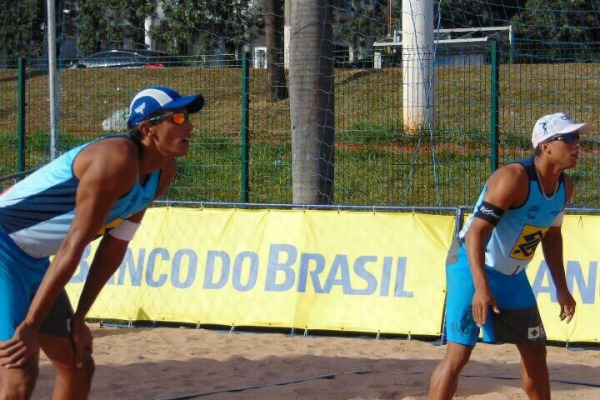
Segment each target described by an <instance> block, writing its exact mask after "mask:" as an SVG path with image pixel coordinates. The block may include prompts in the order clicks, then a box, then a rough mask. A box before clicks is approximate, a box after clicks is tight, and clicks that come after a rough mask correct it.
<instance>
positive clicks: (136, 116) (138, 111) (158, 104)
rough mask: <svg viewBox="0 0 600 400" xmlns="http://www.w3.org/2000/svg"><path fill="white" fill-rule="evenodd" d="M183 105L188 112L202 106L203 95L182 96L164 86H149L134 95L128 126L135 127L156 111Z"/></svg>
mask: <svg viewBox="0 0 600 400" xmlns="http://www.w3.org/2000/svg"><path fill="white" fill-rule="evenodd" d="M182 107H185V108H186V109H187V111H188V112H189V113H190V114H193V113H196V112H198V111H200V110H201V109H202V107H204V97H202V95H200V94H197V95H194V96H187V97H182V96H181V95H180V94H179V93H177V92H176V91H174V90H173V89H170V88H168V87H166V86H150V87H147V88H145V89H142V90H141V91H140V92H139V93H138V94H136V95H135V97H134V98H133V100H131V104H130V105H129V120H128V122H127V125H128V126H129V128H130V129H131V128H135V127H136V126H138V125H139V124H140V122H142V121H143V120H145V119H146V118H148V117H149V116H151V115H152V114H154V113H156V112H157V111H161V110H174V109H177V108H182Z"/></svg>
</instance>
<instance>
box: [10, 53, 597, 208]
mask: <svg viewBox="0 0 600 400" xmlns="http://www.w3.org/2000/svg"><path fill="white" fill-rule="evenodd" d="M597 67H598V66H597V65H596V64H553V65H503V66H501V68H500V79H501V80H500V112H499V130H500V137H499V139H500V144H499V160H500V164H503V163H506V162H508V161H510V160H512V159H515V158H520V157H525V156H528V155H530V154H531V149H530V142H529V137H530V131H531V126H532V125H533V122H534V121H535V120H536V119H537V118H538V117H539V116H541V115H542V114H544V113H549V112H554V111H557V110H563V111H566V112H568V113H570V114H571V116H572V117H573V118H575V119H576V120H581V121H590V122H592V125H593V129H592V132H593V133H592V134H591V135H589V137H587V138H586V141H585V142H584V144H583V156H582V158H581V162H580V165H579V166H578V168H577V169H575V170H573V171H571V175H572V177H573V178H574V180H575V182H576V183H577V187H578V190H577V191H576V192H575V197H574V199H573V203H572V205H575V206H588V207H599V206H600V181H599V179H600V178H598V176H599V175H600V174H599V167H598V164H600V163H598V158H599V156H600V154H599V149H598V144H597V138H598V136H597V125H596V122H595V121H596V120H597V115H596V110H597V109H598V108H599V106H600V87H599V84H598V82H600V79H599V74H600V72H598V71H600V69H598V68H597ZM489 76H490V71H489V66H471V67H443V68H436V89H435V94H436V95H435V100H434V104H435V113H434V120H435V121H434V126H435V130H434V131H433V133H430V132H429V131H424V132H421V133H409V132H404V128H403V125H402V85H401V81H402V71H401V70H400V69H397V68H391V69H384V70H377V71H376V70H364V71H361V70H339V71H336V76H335V82H336V89H335V90H336V98H335V101H336V103H335V111H336V112H335V114H336V120H335V127H336V151H335V194H334V199H335V202H336V203H339V204H350V205H409V206H411V205H414V206H419V205H421V206H438V205H444V206H456V205H464V204H472V203H473V202H474V201H475V200H476V198H477V196H478V194H479V191H480V189H481V186H482V185H483V183H484V182H485V180H486V179H487V177H488V175H489V173H490V169H491V167H490V135H489V120H490V113H491V111H490V107H489V103H490V102H489V98H490V89H489V87H490V85H489ZM60 82H61V86H60V88H61V89H60V109H61V115H60V139H59V140H60V142H59V144H60V149H61V150H66V149H68V148H71V147H73V146H75V145H77V144H79V143H81V142H83V141H86V140H89V139H91V138H95V137H98V136H100V135H103V134H105V133H104V132H103V131H102V127H101V123H102V120H104V119H105V118H107V117H108V116H110V115H111V114H112V113H113V112H114V111H116V110H118V109H121V108H125V107H126V106H127V105H128V101H129V100H130V98H131V97H132V96H133V95H134V94H135V93H136V92H137V91H138V90H139V89H140V88H142V87H144V86H148V85H153V84H164V85H168V86H172V87H174V88H176V89H178V90H179V91H180V92H182V93H183V94H190V93H202V94H204V95H205V97H206V107H205V109H204V110H203V111H202V112H201V113H200V114H199V115H198V116H194V117H193V120H192V121H193V123H194V126H195V130H194V144H193V147H192V148H191V150H190V154H189V155H188V156H187V157H185V158H183V159H182V160H181V163H180V164H181V167H180V171H179V174H178V176H177V179H176V182H175V184H174V185H173V187H172V188H171V189H170V190H169V192H168V193H167V196H168V198H169V199H171V200H193V201H240V199H241V195H240V190H241V176H240V171H241V145H240V122H241V109H242V106H241V104H240V99H241V90H240V87H241V83H240V82H241V70H240V69H238V68H226V69H208V68H183V67H182V68H169V69H154V70H65V71H62V72H61V74H60ZM0 90H1V92H0V93H1V94H0V96H1V97H2V99H1V105H0V107H1V110H2V112H1V113H0V148H1V149H2V154H3V160H2V162H0V175H1V176H6V175H8V174H11V173H14V172H16V170H17V145H18V140H17V134H16V132H17V125H16V121H17V116H18V114H17V109H18V107H17V98H16V96H17V83H16V72H15V71H10V70H8V71H7V70H5V71H0ZM567 94H568V95H567ZM47 99H48V85H47V76H46V75H44V74H42V73H38V72H36V71H29V78H28V80H27V85H26V102H27V107H26V132H27V134H26V141H27V148H26V163H27V165H26V168H32V167H37V166H40V165H42V164H44V163H45V162H47V161H48V159H49V157H48V131H49V115H48V108H49V107H48V100H47ZM290 124H291V123H290V117H289V101H282V102H277V103H273V102H270V101H268V85H267V77H266V71H265V70H252V71H251V84H250V138H251V146H250V176H249V187H250V201H252V202H262V203H290V202H291V201H292V190H291V187H292V179H291V137H290Z"/></svg>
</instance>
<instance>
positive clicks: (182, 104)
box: [163, 94, 204, 114]
mask: <svg viewBox="0 0 600 400" xmlns="http://www.w3.org/2000/svg"><path fill="white" fill-rule="evenodd" d="M202 107H204V97H203V96H202V95H201V94H197V95H194V96H187V97H182V98H180V99H177V100H174V101H172V102H170V103H169V104H165V105H164V107H163V110H174V109H176V108H186V109H187V110H188V112H189V113H190V114H193V113H197V112H198V111H200V110H202Z"/></svg>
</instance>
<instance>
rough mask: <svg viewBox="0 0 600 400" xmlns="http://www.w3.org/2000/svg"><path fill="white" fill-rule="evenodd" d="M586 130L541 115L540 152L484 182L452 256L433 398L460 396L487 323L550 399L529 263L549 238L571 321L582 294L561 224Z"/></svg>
mask: <svg viewBox="0 0 600 400" xmlns="http://www.w3.org/2000/svg"><path fill="white" fill-rule="evenodd" d="M586 130H587V125H586V124H577V123H574V122H573V121H571V120H570V119H569V117H567V116H566V115H565V114H563V113H556V114H551V115H546V116H544V117H542V118H540V119H539V120H538V121H537V122H536V124H535V127H534V129H533V134H532V143H533V147H534V149H535V151H534V156H533V157H532V158H528V159H524V160H518V161H516V162H513V163H510V164H508V165H506V166H504V167H502V168H499V169H498V170H497V171H496V172H494V173H493V174H492V176H491V177H490V178H489V180H488V181H487V183H486V185H485V186H484V188H483V190H482V193H481V195H480V196H479V199H478V201H477V203H476V205H475V210H474V213H473V215H472V216H471V217H470V218H469V220H468V221H467V222H466V223H465V226H464V227H463V229H462V230H461V232H460V233H459V235H458V237H457V238H456V239H455V242H454V244H453V246H452V248H451V249H450V252H449V255H448V261H447V265H446V279H447V300H446V335H447V338H448V347H447V349H446V355H445V357H444V359H443V360H442V361H441V363H440V364H439V365H438V366H437V367H436V368H435V370H434V372H433V375H432V377H431V382H430V392H429V399H430V400H441V399H451V398H452V396H453V395H454V393H455V392H456V388H457V385H458V379H459V375H460V372H461V370H462V368H463V367H464V366H465V365H466V363H467V362H468V360H469V357H470V355H471V351H472V350H473V347H474V346H475V344H476V343H477V340H478V337H479V333H480V329H483V340H484V341H486V342H492V343H493V342H502V343H514V344H516V346H517V348H518V350H519V353H520V355H521V379H522V383H523V388H524V389H525V392H526V393H527V395H528V396H529V398H530V399H536V400H549V399H550V380H549V376H548V367H547V363H546V346H545V340H546V334H545V331H544V325H543V323H542V319H541V317H540V313H539V311H538V307H537V302H536V299H535V296H534V294H533V291H532V289H531V285H530V284H529V281H528V279H527V275H526V273H525V267H526V266H527V264H528V263H529V262H530V261H531V259H532V258H533V255H534V253H535V249H536V247H537V245H538V244H539V243H541V244H542V250H543V252H544V258H545V260H546V263H547V265H548V267H549V269H550V273H551V276H552V279H553V281H554V284H555V286H556V295H557V299H558V303H559V304H560V308H561V319H563V320H564V319H566V322H567V323H568V322H570V320H571V318H572V317H573V314H574V312H575V300H574V299H573V297H572V296H571V293H569V290H568V288H567V284H566V279H565V272H564V262H563V248H562V243H563V242H562V241H563V239H562V233H561V225H562V220H563V209H564V207H565V204H566V203H567V202H568V201H569V199H570V198H571V196H572V193H573V183H572V182H571V179H570V178H569V176H568V175H566V174H564V171H565V170H567V169H569V168H572V167H574V166H575V164H576V163H577V159H578V157H579V150H580V149H579V134H580V133H583V132H584V131H586Z"/></svg>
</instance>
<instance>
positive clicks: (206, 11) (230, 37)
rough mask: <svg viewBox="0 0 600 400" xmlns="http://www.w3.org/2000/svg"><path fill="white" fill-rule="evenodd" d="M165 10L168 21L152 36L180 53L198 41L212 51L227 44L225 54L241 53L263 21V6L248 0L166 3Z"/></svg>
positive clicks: (176, 1) (168, 0) (164, 2)
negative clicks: (253, 31) (261, 7)
mask: <svg viewBox="0 0 600 400" xmlns="http://www.w3.org/2000/svg"><path fill="white" fill-rule="evenodd" d="M162 8H163V12H164V18H162V19H161V22H160V24H159V25H158V26H157V27H155V28H154V29H153V30H152V31H151V35H152V36H153V37H154V38H156V39H159V40H161V42H163V43H165V45H166V46H167V47H168V48H169V50H170V51H171V52H173V53H176V54H185V53H186V52H187V51H188V48H187V46H189V45H190V44H193V43H194V42H196V41H199V42H200V43H201V47H202V48H205V49H210V50H213V49H216V48H219V47H220V45H221V41H223V45H224V50H225V53H227V54H233V53H237V52H238V51H239V50H240V49H241V47H242V46H243V45H244V44H246V43H248V42H249V41H250V40H249V39H250V37H249V36H248V35H250V33H251V32H252V29H253V27H255V26H257V25H259V24H260V21H261V20H260V15H261V10H260V7H259V6H258V5H257V4H254V2H248V1H245V0H233V1H220V0H164V1H163V4H162Z"/></svg>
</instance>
